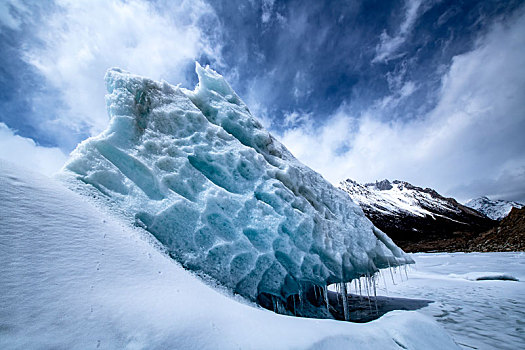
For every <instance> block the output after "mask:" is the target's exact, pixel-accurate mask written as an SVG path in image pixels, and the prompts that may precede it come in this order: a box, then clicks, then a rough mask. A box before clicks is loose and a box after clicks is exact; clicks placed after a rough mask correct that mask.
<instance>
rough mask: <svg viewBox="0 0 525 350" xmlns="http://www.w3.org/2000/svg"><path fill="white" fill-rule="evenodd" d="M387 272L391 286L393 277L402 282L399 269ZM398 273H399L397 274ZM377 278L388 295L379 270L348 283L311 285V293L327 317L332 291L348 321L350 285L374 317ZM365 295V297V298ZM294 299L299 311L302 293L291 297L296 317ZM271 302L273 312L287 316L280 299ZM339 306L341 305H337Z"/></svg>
mask: <svg viewBox="0 0 525 350" xmlns="http://www.w3.org/2000/svg"><path fill="white" fill-rule="evenodd" d="M403 270H404V275H405V280H408V272H407V265H404V266H403ZM388 271H389V272H390V277H391V279H392V284H394V285H396V284H397V283H396V281H395V280H396V278H394V276H399V279H400V280H401V282H402V281H403V274H402V273H401V267H390V268H388ZM398 272H399V273H398ZM379 277H380V278H381V279H382V280H383V286H384V290H385V293H386V294H387V295H388V289H387V281H386V278H385V275H384V274H383V272H382V271H381V270H379V271H378V272H376V273H375V274H373V275H365V276H362V277H361V278H358V279H354V280H352V281H350V282H341V283H335V284H332V285H330V286H327V285H325V286H318V285H313V292H314V296H315V300H318V299H320V298H321V299H322V300H324V304H325V306H326V312H327V314H328V315H330V314H331V312H330V307H331V305H330V300H329V297H328V291H329V290H333V291H334V292H335V293H337V302H338V303H341V301H342V305H343V313H344V319H345V321H350V303H349V300H348V299H349V295H350V294H351V290H352V284H353V285H354V287H353V290H354V295H356V296H359V301H363V299H366V300H367V301H368V307H369V310H370V311H372V312H375V314H376V315H379V310H378V305H377V284H378V280H379ZM365 294H366V297H365ZM296 299H298V300H297V304H298V306H299V308H300V309H303V302H304V297H303V293H302V292H299V294H296V295H294V297H293V312H294V314H295V315H296V316H297V313H296V310H297V309H296ZM272 302H273V311H274V312H275V313H278V314H287V308H286V306H285V305H284V304H283V302H282V300H281V299H280V298H277V297H274V298H272ZM339 305H341V304H339Z"/></svg>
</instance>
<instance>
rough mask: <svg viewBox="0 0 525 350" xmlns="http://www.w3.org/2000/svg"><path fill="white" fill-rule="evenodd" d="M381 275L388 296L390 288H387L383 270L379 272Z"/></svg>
mask: <svg viewBox="0 0 525 350" xmlns="http://www.w3.org/2000/svg"><path fill="white" fill-rule="evenodd" d="M379 274H380V275H381V277H382V278H383V284H384V285H385V292H386V295H388V287H387V286H386V278H385V275H384V274H383V272H382V271H381V270H379Z"/></svg>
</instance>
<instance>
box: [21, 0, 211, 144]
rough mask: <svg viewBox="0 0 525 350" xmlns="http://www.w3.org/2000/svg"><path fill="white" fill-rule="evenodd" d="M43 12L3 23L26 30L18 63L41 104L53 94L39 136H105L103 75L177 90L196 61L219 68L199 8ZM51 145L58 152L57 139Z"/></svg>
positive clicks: (75, 3)
mask: <svg viewBox="0 0 525 350" xmlns="http://www.w3.org/2000/svg"><path fill="white" fill-rule="evenodd" d="M19 2H20V1H16V2H14V1H12V4H16V3H19ZM46 4H47V5H48V6H46V7H45V10H44V11H45V13H44V14H43V15H41V16H39V14H38V13H36V11H35V12H34V13H32V16H33V17H31V16H30V15H27V14H25V15H24V16H22V17H20V16H19V17H13V16H11V17H12V18H23V19H24V21H25V22H27V23H28V25H29V26H30V28H31V32H30V33H27V35H25V36H24V37H23V40H25V43H24V45H22V47H23V49H22V50H23V52H22V53H21V55H22V56H23V58H24V60H25V61H26V62H28V63H29V64H30V65H31V66H32V67H34V68H36V70H37V72H38V73H40V74H41V75H42V76H43V77H44V79H45V84H46V88H45V89H43V90H44V91H43V92H42V93H43V95H44V96H43V97H44V99H45V95H46V93H48V94H51V93H53V94H54V96H59V99H60V101H61V103H62V104H61V105H60V106H56V107H55V109H54V110H52V111H51V112H52V114H50V115H46V116H44V117H45V118H42V119H41V120H40V121H39V124H41V126H40V128H42V129H45V128H49V129H53V130H52V131H50V132H52V133H57V132H58V133H60V132H62V133H63V134H71V133H78V132H79V131H80V130H85V129H87V130H88V133H89V134H91V135H93V134H96V133H98V132H100V131H101V130H102V129H104V128H105V126H106V124H107V118H108V117H107V115H106V108H105V102H104V94H105V87H104V81H103V78H104V74H105V72H106V70H107V69H108V68H111V67H114V66H118V67H121V68H123V69H125V70H128V71H131V72H133V73H136V74H140V75H145V76H148V77H151V78H154V79H161V78H162V79H165V80H168V81H170V82H173V83H178V82H181V83H183V84H184V83H188V79H187V76H186V74H187V73H188V67H192V66H193V64H194V63H193V62H194V61H195V60H196V59H198V58H199V57H201V56H202V55H207V56H209V57H215V58H216V61H215V63H216V64H217V65H220V59H219V57H220V55H219V54H218V52H219V51H218V46H217V45H216V43H212V42H211V40H210V36H209V35H207V34H206V33H204V31H208V30H209V28H207V27H206V25H209V22H210V21H209V19H210V18H213V16H214V12H213V10H212V9H211V7H210V6H209V5H207V4H206V3H205V2H204V1H200V0H195V1H190V0H178V1H172V2H163V1H158V2H148V1H142V0H129V1H124V0H113V1H106V0H89V1H88V0H56V1H54V2H52V3H46ZM157 6H159V7H157ZM160 7H162V10H161V9H160ZM11 8H12V9H14V7H13V6H11ZM11 22H13V21H11ZM13 23H15V24H13V26H16V23H17V22H13ZM210 33H211V32H210ZM37 102H38V101H35V103H37ZM34 108H35V109H36V110H38V109H39V106H38V105H35V106H34ZM35 125H36V123H35ZM55 138H56V140H57V143H58V144H60V139H61V136H60V135H55ZM78 141H80V140H78Z"/></svg>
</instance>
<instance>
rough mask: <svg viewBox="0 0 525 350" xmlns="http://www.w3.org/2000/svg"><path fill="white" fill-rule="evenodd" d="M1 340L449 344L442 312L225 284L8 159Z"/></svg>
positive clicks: (3, 187)
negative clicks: (350, 312)
mask: <svg viewBox="0 0 525 350" xmlns="http://www.w3.org/2000/svg"><path fill="white" fill-rule="evenodd" d="M0 210H1V211H0V290H1V293H0V348H1V349H95V348H99V349H334V348H337V349H343V348H344V349H399V348H406V349H450V348H455V347H456V345H455V344H454V342H453V341H452V340H451V338H450V337H449V336H448V335H447V334H446V333H445V331H444V330H443V329H442V328H441V327H440V326H438V325H437V324H436V323H435V322H434V321H432V320H430V319H429V318H427V317H426V316H423V315H421V314H419V313H417V312H403V311H397V312H392V313H389V314H387V315H385V316H383V317H382V318H381V319H379V320H376V321H373V322H370V323H368V324H352V323H348V322H338V321H333V320H314V319H305V318H295V317H289V316H282V315H277V314H275V313H273V312H270V311H267V310H264V309H257V308H256V307H255V306H253V305H246V304H243V303H240V302H238V301H235V300H233V299H232V298H230V297H228V296H226V295H224V294H221V293H219V292H218V291H217V290H215V289H213V288H211V287H209V286H207V285H205V284H203V283H202V282H201V280H200V279H198V278H196V277H194V276H192V275H191V274H190V273H189V272H188V271H186V270H184V269H183V268H182V267H180V266H179V265H178V264H177V263H176V262H175V261H173V260H172V259H170V258H169V257H168V256H167V255H165V254H163V253H161V251H160V250H158V248H157V247H155V246H154V245H153V244H151V242H150V241H148V238H147V237H148V235H144V233H145V231H143V230H141V229H131V228H130V227H128V226H126V225H123V224H121V223H119V222H118V221H116V219H114V218H112V217H110V216H108V215H107V214H106V213H105V212H102V211H101V210H100V209H98V208H96V207H94V206H93V205H91V204H90V203H89V202H87V199H86V198H85V197H81V196H79V195H77V194H75V193H73V192H71V191H69V190H67V189H66V188H64V187H63V186H62V185H61V184H60V183H57V182H55V181H54V180H51V179H49V178H46V177H44V176H41V175H36V174H33V173H31V172H30V171H26V170H22V169H20V168H17V167H15V166H14V165H11V164H9V163H6V162H4V161H1V160H0Z"/></svg>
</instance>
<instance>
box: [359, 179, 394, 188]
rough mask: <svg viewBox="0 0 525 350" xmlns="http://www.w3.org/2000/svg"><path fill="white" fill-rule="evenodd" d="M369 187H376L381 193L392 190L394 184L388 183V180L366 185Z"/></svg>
mask: <svg viewBox="0 0 525 350" xmlns="http://www.w3.org/2000/svg"><path fill="white" fill-rule="evenodd" d="M365 186H367V187H375V188H376V189H378V190H380V191H388V190H391V189H392V183H391V182H390V181H388V180H387V179H385V180H381V181H376V182H375V183H367V184H365Z"/></svg>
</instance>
